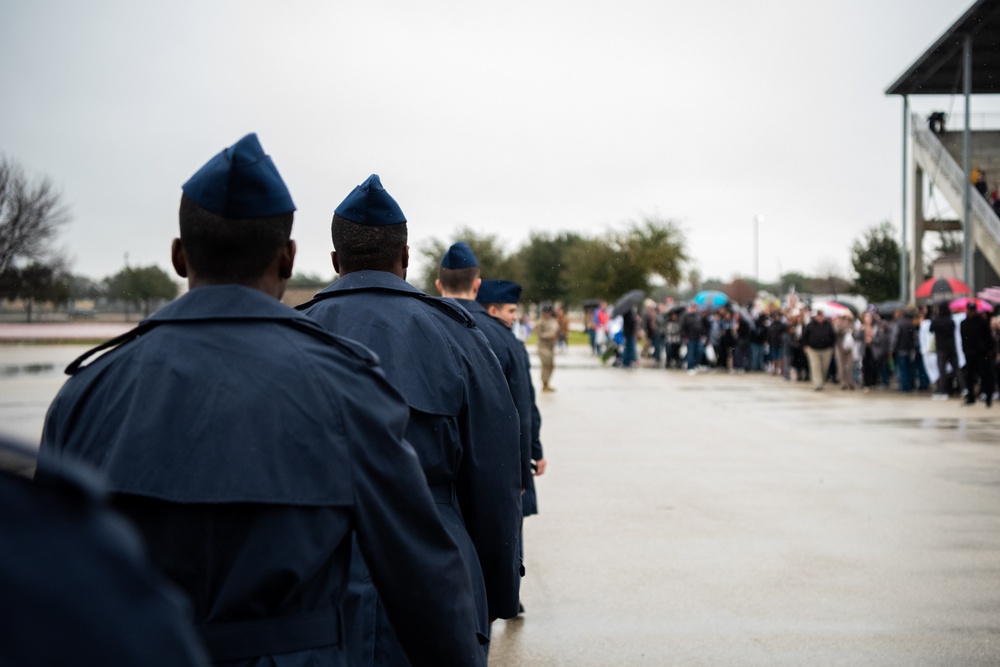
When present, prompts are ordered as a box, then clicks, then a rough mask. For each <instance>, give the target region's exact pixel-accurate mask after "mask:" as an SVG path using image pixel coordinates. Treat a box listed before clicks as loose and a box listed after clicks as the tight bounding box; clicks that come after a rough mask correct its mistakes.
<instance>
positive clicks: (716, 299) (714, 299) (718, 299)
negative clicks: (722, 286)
mask: <svg viewBox="0 0 1000 667" xmlns="http://www.w3.org/2000/svg"><path fill="white" fill-rule="evenodd" d="M692 301H694V302H695V303H696V304H698V308H699V309H701V310H705V309H707V308H719V307H720V306H724V305H726V304H727V303H729V297H728V296H726V295H725V294H724V293H722V292H720V291H718V290H713V289H710V290H705V291H703V292H698V293H697V294H695V295H694V299H692Z"/></svg>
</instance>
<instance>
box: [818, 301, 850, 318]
mask: <svg viewBox="0 0 1000 667" xmlns="http://www.w3.org/2000/svg"><path fill="white" fill-rule="evenodd" d="M820 310H822V311H823V314H824V315H826V316H827V317H840V316H842V315H853V314H854V313H852V312H851V309H850V308H848V307H847V306H844V305H841V304H839V303H837V302H836V301H815V302H813V304H812V311H813V312H814V313H815V312H818V311H820Z"/></svg>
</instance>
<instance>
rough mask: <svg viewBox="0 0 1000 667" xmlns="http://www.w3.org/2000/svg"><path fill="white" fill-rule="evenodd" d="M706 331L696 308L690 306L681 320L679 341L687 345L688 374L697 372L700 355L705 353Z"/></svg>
mask: <svg viewBox="0 0 1000 667" xmlns="http://www.w3.org/2000/svg"><path fill="white" fill-rule="evenodd" d="M707 335H708V330H707V329H706V328H705V322H704V320H702V319H701V313H699V312H698V306H697V305H695V304H693V303H692V304H691V305H690V306H688V311H687V312H686V313H685V314H684V319H682V320H681V340H682V341H683V342H684V344H685V345H687V367H688V373H690V374H694V373H696V372H697V369H696V366H697V365H698V364H699V363H701V355H702V354H703V353H704V352H705V337H706V336H707Z"/></svg>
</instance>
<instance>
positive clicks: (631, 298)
mask: <svg viewBox="0 0 1000 667" xmlns="http://www.w3.org/2000/svg"><path fill="white" fill-rule="evenodd" d="M644 298H646V293H645V292H643V291H642V290H641V289H634V290H632V291H631V292H626V293H625V294H622V295H621V296H620V297H618V300H617V301H615V307H614V308H612V309H611V317H618V316H619V315H624V314H625V313H627V312H628V311H629V310H631V309H632V308H634V307H635V306H638V305H639V304H640V303H642V300H643V299H644Z"/></svg>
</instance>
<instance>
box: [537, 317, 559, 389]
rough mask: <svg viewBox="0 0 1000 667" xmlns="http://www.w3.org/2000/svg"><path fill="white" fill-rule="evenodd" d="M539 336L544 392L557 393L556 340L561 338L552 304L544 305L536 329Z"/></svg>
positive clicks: (539, 355)
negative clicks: (555, 381) (553, 382)
mask: <svg viewBox="0 0 1000 667" xmlns="http://www.w3.org/2000/svg"><path fill="white" fill-rule="evenodd" d="M535 332H536V333H537V335H538V360H539V361H540V362H541V364H542V391H546V392H551V391H555V390H556V389H555V387H553V386H552V373H553V371H555V368H556V340H558V338H559V323H558V322H556V318H555V316H554V314H553V312H552V305H551V304H543V305H542V319H541V320H540V321H539V322H538V328H536V329H535Z"/></svg>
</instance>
